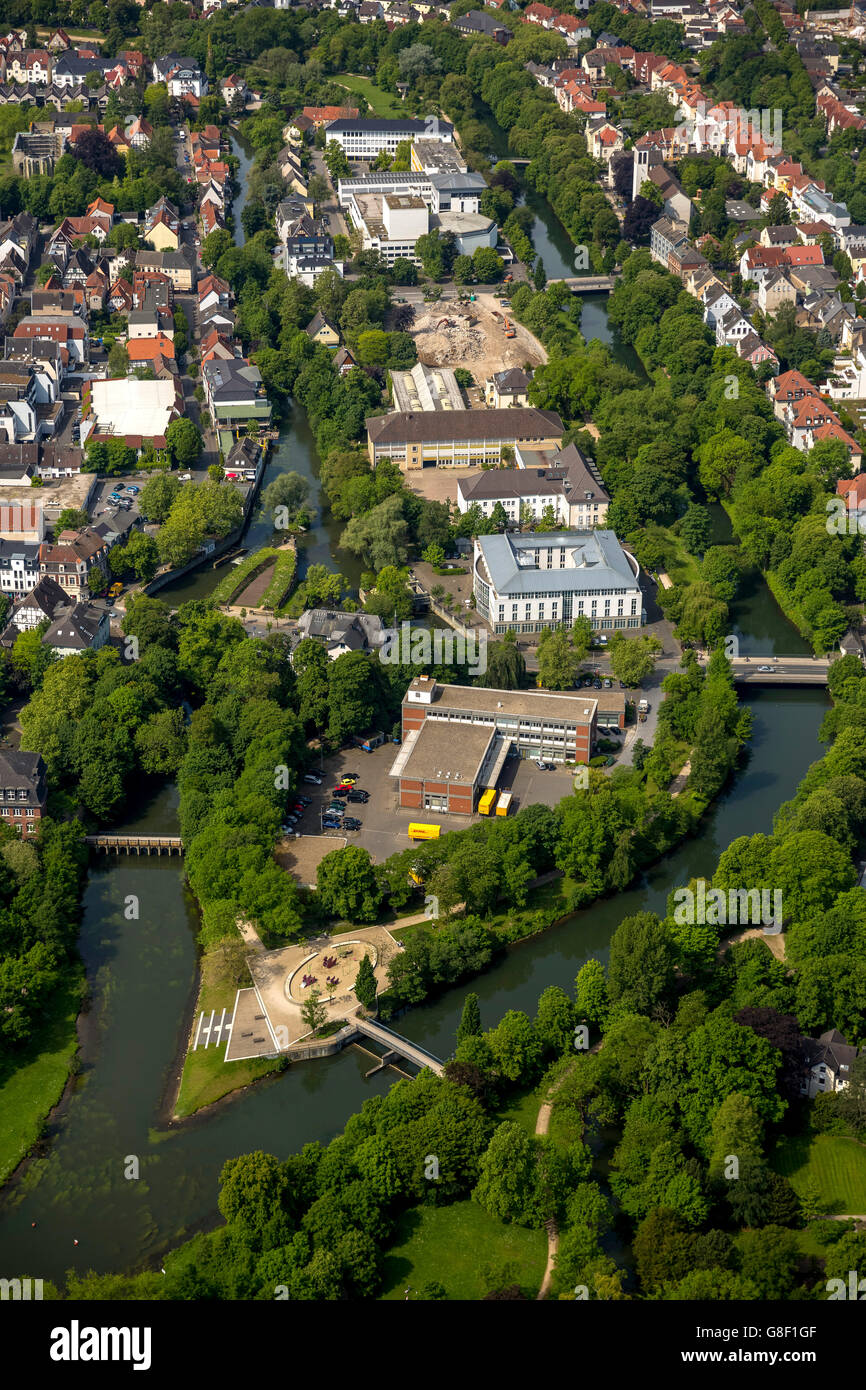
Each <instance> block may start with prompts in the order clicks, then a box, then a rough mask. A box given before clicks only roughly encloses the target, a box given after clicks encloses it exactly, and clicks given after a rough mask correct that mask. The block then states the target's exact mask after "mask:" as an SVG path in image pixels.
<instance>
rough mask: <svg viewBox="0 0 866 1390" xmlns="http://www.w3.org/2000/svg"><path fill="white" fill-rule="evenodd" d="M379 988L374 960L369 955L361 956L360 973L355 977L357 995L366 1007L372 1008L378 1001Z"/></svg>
mask: <svg viewBox="0 0 866 1390" xmlns="http://www.w3.org/2000/svg"><path fill="white" fill-rule="evenodd" d="M378 989H379V987H378V985H377V983H376V976H375V973H374V971H373V962H372V961H371V959H370V957H369V956H368V955H364V956H362V957H361V963H360V965H359V966H358V974H357V976H356V978H355V996H356V998H357V999H359V1000H360V1001H361V1003H362V1004H363V1005H364V1008H365V1009H372V1008H373V1005H374V1004H375V1003H376V995H377V993H378Z"/></svg>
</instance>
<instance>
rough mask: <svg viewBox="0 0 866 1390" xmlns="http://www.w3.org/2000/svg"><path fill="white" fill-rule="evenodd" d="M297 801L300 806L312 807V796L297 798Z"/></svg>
mask: <svg viewBox="0 0 866 1390" xmlns="http://www.w3.org/2000/svg"><path fill="white" fill-rule="evenodd" d="M295 801H296V803H297V804H298V805H299V806H312V804H313V799H312V797H310V796H297V797H295Z"/></svg>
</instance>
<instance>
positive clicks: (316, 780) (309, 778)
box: [304, 772, 322, 787]
mask: <svg viewBox="0 0 866 1390" xmlns="http://www.w3.org/2000/svg"><path fill="white" fill-rule="evenodd" d="M304 781H305V782H307V783H309V784H310V786H314V787H320V786H321V785H322V779H321V777H319V776H318V774H317V773H315V772H305V773H304Z"/></svg>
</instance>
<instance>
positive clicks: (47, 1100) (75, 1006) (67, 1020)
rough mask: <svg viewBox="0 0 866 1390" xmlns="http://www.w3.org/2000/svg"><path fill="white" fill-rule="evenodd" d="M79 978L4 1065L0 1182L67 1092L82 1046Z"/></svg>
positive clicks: (0, 1091) (0, 1082)
mask: <svg viewBox="0 0 866 1390" xmlns="http://www.w3.org/2000/svg"><path fill="white" fill-rule="evenodd" d="M81 979H82V977H81V975H75V976H72V977H71V978H68V979H67V982H66V986H65V988H63V989H60V990H58V992H57V994H56V995H55V997H54V999H53V1001H52V1003H51V1004H50V1005H49V1007H48V1009H46V1011H45V1017H44V1021H43V1024H42V1027H41V1028H40V1029H39V1031H38V1032H37V1033H36V1034H35V1035H34V1036H33V1038H31V1040H30V1042H29V1043H28V1045H27V1047H25V1048H24V1049H23V1050H22V1051H21V1052H20V1053H18V1054H17V1055H16V1057H15V1060H14V1062H13V1061H9V1062H7V1063H5V1064H4V1066H3V1067H2V1069H0V1182H4V1181H5V1180H6V1178H7V1177H8V1176H9V1174H10V1173H11V1172H12V1171H13V1169H14V1168H16V1167H17V1165H18V1164H19V1163H20V1162H21V1159H22V1158H23V1157H24V1155H25V1154H26V1153H27V1152H28V1150H29V1149H30V1148H32V1146H33V1144H35V1142H36V1140H37V1139H38V1138H39V1132H40V1129H41V1126H42V1122H43V1120H44V1119H45V1117H46V1115H47V1114H48V1112H49V1111H50V1110H51V1108H52V1106H54V1105H56V1104H57V1102H58V1101H59V1099H60V1097H61V1096H62V1094H63V1088H64V1086H65V1085H66V1078H67V1077H68V1075H69V1068H70V1065H71V1063H72V1059H73V1057H74V1056H75V1052H76V1048H77V1047H78V1037H77V1034H76V1031H75V1019H76V1017H77V1015H78V1011H79V1009H80V1007H81Z"/></svg>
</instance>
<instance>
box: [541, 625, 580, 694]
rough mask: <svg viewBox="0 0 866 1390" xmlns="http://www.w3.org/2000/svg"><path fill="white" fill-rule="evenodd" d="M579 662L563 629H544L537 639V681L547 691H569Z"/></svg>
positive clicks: (572, 685)
mask: <svg viewBox="0 0 866 1390" xmlns="http://www.w3.org/2000/svg"><path fill="white" fill-rule="evenodd" d="M579 664H580V663H579V661H578V659H577V656H576V654H575V652H574V649H573V648H572V646H571V643H570V642H569V640H568V633H567V632H565V630H564V629H563V628H557V629H556V630H554V629H552V628H545V630H544V631H543V632H542V633H541V636H540V637H539V639H538V679H539V683H540V684H541V685H543V686H544V687H545V688H546V689H547V690H571V689H572V688H573V687H574V682H575V678H576V676H577V668H578V665H579Z"/></svg>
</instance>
